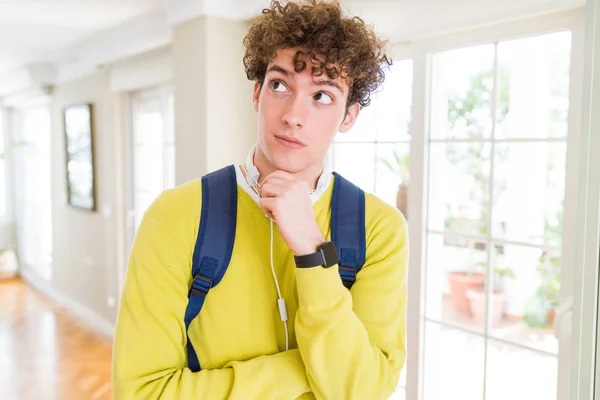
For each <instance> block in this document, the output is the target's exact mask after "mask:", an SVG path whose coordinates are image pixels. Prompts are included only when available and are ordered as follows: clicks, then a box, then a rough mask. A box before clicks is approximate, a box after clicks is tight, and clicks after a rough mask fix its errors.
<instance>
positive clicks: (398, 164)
mask: <svg viewBox="0 0 600 400" xmlns="http://www.w3.org/2000/svg"><path fill="white" fill-rule="evenodd" d="M381 162H382V163H383V165H385V166H386V168H387V169H388V170H390V171H391V172H392V173H394V174H396V175H398V176H399V177H400V179H401V180H402V182H403V183H408V181H409V180H410V154H409V153H402V154H399V153H398V151H397V150H394V152H393V153H392V160H388V159H385V158H381Z"/></svg>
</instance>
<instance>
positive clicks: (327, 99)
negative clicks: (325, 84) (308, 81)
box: [315, 92, 333, 104]
mask: <svg viewBox="0 0 600 400" xmlns="http://www.w3.org/2000/svg"><path fill="white" fill-rule="evenodd" d="M315 101H317V102H319V103H321V104H331V103H333V98H332V97H331V96H330V95H328V94H327V93H324V92H319V93H317V94H315Z"/></svg>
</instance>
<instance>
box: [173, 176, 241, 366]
mask: <svg viewBox="0 0 600 400" xmlns="http://www.w3.org/2000/svg"><path fill="white" fill-rule="evenodd" d="M236 217H237V181H236V174H235V167H234V166H232V165H230V166H228V167H225V168H223V169H220V170H218V171H215V172H212V173H210V174H208V175H206V176H204V177H202V211H201V214H200V226H199V229H198V237H197V239H196V247H195V248H194V255H193V257H192V276H193V282H192V287H191V288H190V291H189V295H188V299H189V301H188V306H187V310H186V312H185V332H186V336H187V354H188V366H189V368H190V369H191V370H192V371H194V372H196V371H200V361H199V360H198V356H197V354H196V351H195V350H194V346H193V345H192V342H191V341H190V337H189V335H188V328H189V327H190V323H191V322H192V320H193V319H194V318H196V316H197V315H198V313H200V310H201V309H202V306H203V305H204V300H205V299H206V295H207V294H208V291H209V290H210V289H211V288H213V287H215V286H217V285H218V284H219V282H220V281H221V279H222V278H223V275H225V271H227V267H228V265H229V261H230V260H231V253H232V251H233V242H234V239H235V228H236Z"/></svg>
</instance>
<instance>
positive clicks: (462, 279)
mask: <svg viewBox="0 0 600 400" xmlns="http://www.w3.org/2000/svg"><path fill="white" fill-rule="evenodd" d="M484 282H485V274H482V273H479V272H473V273H468V272H464V271H457V272H449V273H448V284H449V286H450V302H451V303H452V306H453V307H454V309H455V310H456V311H458V312H461V313H463V314H470V313H471V303H470V301H469V299H468V298H467V295H466V293H467V291H468V290H470V289H474V288H476V287H479V286H481V285H483V283H484Z"/></svg>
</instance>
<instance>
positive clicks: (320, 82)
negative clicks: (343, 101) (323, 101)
mask: <svg viewBox="0 0 600 400" xmlns="http://www.w3.org/2000/svg"><path fill="white" fill-rule="evenodd" d="M269 72H279V73H280V74H282V75H284V76H285V77H286V78H289V77H290V76H292V73H291V72H290V71H288V70H287V69H285V68H283V67H280V66H279V65H277V64H273V65H271V66H270V67H269V68H268V69H267V73H269ZM314 84H315V85H317V86H331V87H334V88H336V89H337V90H339V91H340V93H344V90H343V89H342V86H341V85H340V84H339V83H337V82H334V81H332V80H329V79H319V80H316V81H314Z"/></svg>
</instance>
